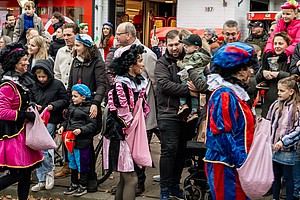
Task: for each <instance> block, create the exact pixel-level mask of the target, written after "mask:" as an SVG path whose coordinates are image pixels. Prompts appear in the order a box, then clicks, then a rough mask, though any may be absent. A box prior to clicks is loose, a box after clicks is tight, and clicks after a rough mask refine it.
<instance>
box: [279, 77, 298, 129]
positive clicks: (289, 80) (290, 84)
mask: <svg viewBox="0 0 300 200" xmlns="http://www.w3.org/2000/svg"><path fill="white" fill-rule="evenodd" d="M299 81H300V76H298V75H297V74H293V75H291V76H289V77H286V78H283V79H280V80H279V81H278V84H282V85H285V86H286V87H287V88H288V89H293V90H294V93H293V95H292V100H293V110H292V123H291V126H293V125H294V122H295V114H296V112H297V110H298V106H300V92H299V87H298V83H299ZM283 104H284V102H279V110H280V111H281V110H282V109H283Z"/></svg>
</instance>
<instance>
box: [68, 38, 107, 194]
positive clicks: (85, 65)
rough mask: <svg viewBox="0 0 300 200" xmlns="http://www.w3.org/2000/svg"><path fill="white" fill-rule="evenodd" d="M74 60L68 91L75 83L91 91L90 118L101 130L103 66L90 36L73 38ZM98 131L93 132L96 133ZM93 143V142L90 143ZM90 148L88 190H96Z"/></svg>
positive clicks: (93, 154)
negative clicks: (93, 119)
mask: <svg viewBox="0 0 300 200" xmlns="http://www.w3.org/2000/svg"><path fill="white" fill-rule="evenodd" d="M73 56H74V60H73V63H72V66H71V70H70V76H69V84H68V92H69V94H71V88H72V86H73V85H75V84H81V83H82V84H85V85H87V86H88V87H89V88H90V90H91V92H92V97H91V104H92V105H91V108H90V115H89V117H90V118H96V119H97V131H98V132H99V131H100V130H101V125H102V114H101V106H100V105H101V102H102V100H103V98H104V96H105V93H106V87H107V86H106V77H105V66H104V62H103V60H102V58H101V56H100V52H99V50H98V49H97V47H96V46H95V45H94V42H93V40H92V38H91V37H90V36H89V35H87V34H78V35H77V36H76V38H75V47H74V53H73ZM98 132H95V133H94V134H95V135H96V134H97V133H98ZM91 145H93V144H91ZM90 149H91V154H90V156H91V165H90V167H91V170H90V172H91V173H90V176H89V185H88V192H96V191H97V180H96V179H97V177H96V173H95V152H94V151H93V149H94V148H93V147H92V148H90Z"/></svg>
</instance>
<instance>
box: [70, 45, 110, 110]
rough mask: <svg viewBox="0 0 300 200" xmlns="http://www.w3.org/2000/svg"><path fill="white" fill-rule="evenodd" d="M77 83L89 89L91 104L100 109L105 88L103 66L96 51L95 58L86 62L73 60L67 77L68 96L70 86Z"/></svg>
mask: <svg viewBox="0 0 300 200" xmlns="http://www.w3.org/2000/svg"><path fill="white" fill-rule="evenodd" d="M95 48H96V47H95ZM77 83H83V84H85V85H87V86H88V87H89V88H90V90H91V92H92V99H91V101H92V104H95V105H97V106H98V108H100V104H101V102H102V99H103V98H104V95H105V92H106V87H107V86H106V78H105V66H104V62H103V60H102V58H101V56H100V52H99V50H98V49H96V53H95V56H94V57H93V58H91V59H90V60H88V61H83V62H82V61H80V60H79V59H78V58H74V61H73V63H72V66H71V70H70V76H69V84H68V93H69V94H71V88H72V86H73V85H75V84H77Z"/></svg>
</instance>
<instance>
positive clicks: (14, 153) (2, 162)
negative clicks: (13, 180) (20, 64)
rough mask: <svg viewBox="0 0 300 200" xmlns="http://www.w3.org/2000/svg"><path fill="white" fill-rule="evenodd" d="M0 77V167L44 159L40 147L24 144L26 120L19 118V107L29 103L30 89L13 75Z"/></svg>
mask: <svg viewBox="0 0 300 200" xmlns="http://www.w3.org/2000/svg"><path fill="white" fill-rule="evenodd" d="M19 78H21V76H19ZM3 79H4V80H5V82H4V84H3V85H1V87H0V126H1V133H0V152H1V154H0V168H2V167H9V168H14V169H17V168H22V169H24V168H29V167H32V166H34V165H36V164H37V163H39V162H41V161H43V159H44V157H43V154H42V153H41V151H37V150H33V149H31V148H29V147H28V146H27V145H26V143H25V140H26V128H25V124H26V120H25V119H24V118H23V119H21V118H18V116H19V114H20V113H19V111H20V110H22V111H25V110H26V109H27V107H28V104H29V93H30V92H29V90H28V88H26V87H24V84H21V83H20V79H19V80H18V79H17V78H16V77H15V76H13V77H12V76H4V77H3ZM7 125H8V126H10V128H9V129H6V128H7ZM6 130H7V131H6Z"/></svg>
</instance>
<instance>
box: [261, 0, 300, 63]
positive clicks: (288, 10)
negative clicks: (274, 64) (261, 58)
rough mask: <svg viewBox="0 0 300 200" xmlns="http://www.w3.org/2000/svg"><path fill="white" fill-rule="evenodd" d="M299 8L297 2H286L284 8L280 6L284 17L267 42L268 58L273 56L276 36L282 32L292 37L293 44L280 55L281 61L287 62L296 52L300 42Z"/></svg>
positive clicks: (292, 0)
mask: <svg viewBox="0 0 300 200" xmlns="http://www.w3.org/2000/svg"><path fill="white" fill-rule="evenodd" d="M299 7H300V5H299V3H298V2H296V1H295V0H290V1H288V2H285V3H284V4H283V5H282V6H280V8H281V10H282V17H281V19H279V20H278V22H277V26H276V29H275V30H274V31H273V32H272V34H271V36H270V37H269V39H268V41H267V44H266V48H265V53H266V54H267V55H266V57H270V56H272V53H274V46H273V38H274V35H275V34H276V33H278V32H282V31H285V32H287V34H288V35H289V36H290V37H291V39H292V42H291V44H289V46H288V47H287V48H286V49H285V51H284V52H282V53H281V54H280V56H279V59H280V60H287V58H288V56H290V55H292V53H293V52H294V49H295V46H296V44H297V43H298V42H299V41H300V19H297V14H298V8H299Z"/></svg>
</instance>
